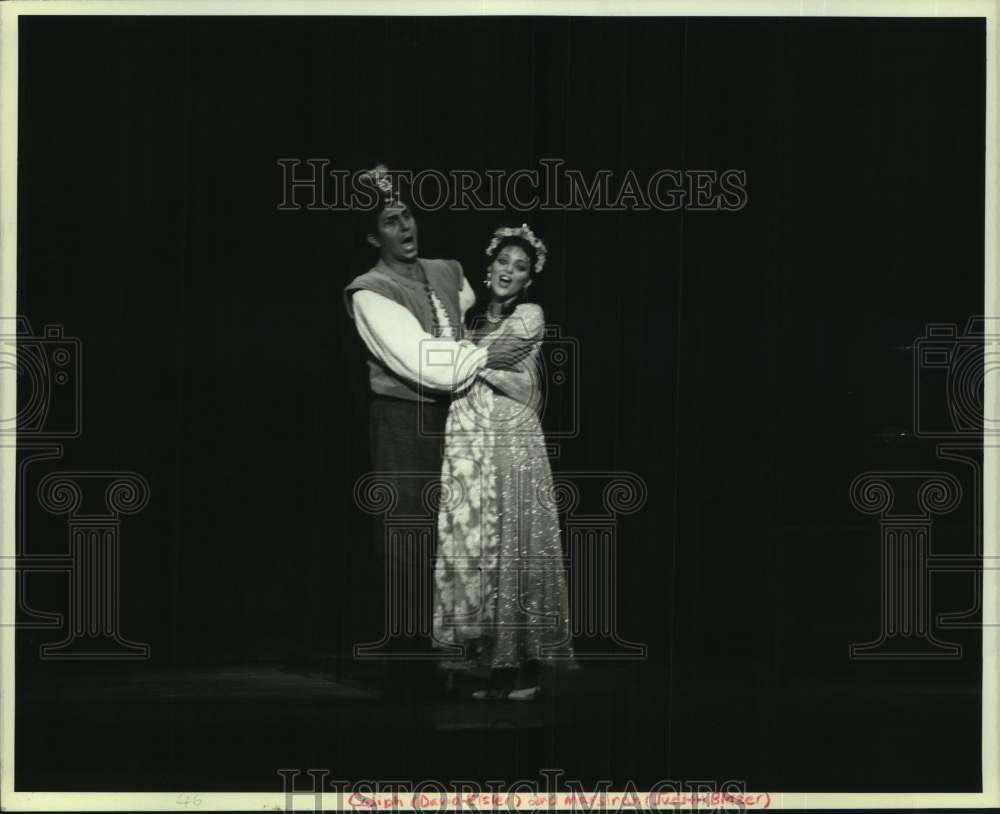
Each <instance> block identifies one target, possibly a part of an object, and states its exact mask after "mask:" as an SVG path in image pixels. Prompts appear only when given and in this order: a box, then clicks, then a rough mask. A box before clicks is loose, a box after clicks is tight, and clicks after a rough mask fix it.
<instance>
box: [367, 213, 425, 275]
mask: <svg viewBox="0 0 1000 814" xmlns="http://www.w3.org/2000/svg"><path fill="white" fill-rule="evenodd" d="M376 230H377V234H375V235H372V236H371V237H372V242H373V243H374V245H376V246H378V248H379V249H380V250H381V253H382V257H383V258H385V259H386V260H396V261H398V262H402V263H412V262H413V261H414V260H416V259H417V222H416V221H415V220H414V219H413V213H412V212H411V211H410V208H409V207H408V206H406V205H405V204H404V205H403V206H387V207H386V208H385V209H383V210H382V211H381V212H380V213H379V216H378V225H377V227H376Z"/></svg>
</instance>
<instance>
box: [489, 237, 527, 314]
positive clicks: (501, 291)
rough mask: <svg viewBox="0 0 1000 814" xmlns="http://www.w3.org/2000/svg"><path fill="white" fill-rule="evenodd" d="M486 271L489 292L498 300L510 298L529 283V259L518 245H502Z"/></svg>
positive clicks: (504, 300)
mask: <svg viewBox="0 0 1000 814" xmlns="http://www.w3.org/2000/svg"><path fill="white" fill-rule="evenodd" d="M488 272H489V282H490V293H491V294H492V295H493V299H494V300H496V301H498V302H507V301H509V300H512V299H513V298H514V297H516V296H517V295H518V294H520V293H521V292H522V291H523V290H524V289H526V288H527V287H528V286H530V285H531V259H530V258H529V257H528V254H527V252H525V251H524V249H522V248H521V247H520V246H513V245H511V246H504V247H503V248H502V249H501V250H500V253H499V254H498V255H497V256H496V258H494V260H493V262H492V263H490V266H489V269H488Z"/></svg>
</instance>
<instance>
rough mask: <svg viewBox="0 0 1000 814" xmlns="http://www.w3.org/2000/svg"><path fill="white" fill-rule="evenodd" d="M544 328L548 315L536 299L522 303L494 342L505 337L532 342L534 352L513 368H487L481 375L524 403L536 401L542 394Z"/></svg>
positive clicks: (486, 380) (504, 392) (510, 339)
mask: <svg viewBox="0 0 1000 814" xmlns="http://www.w3.org/2000/svg"><path fill="white" fill-rule="evenodd" d="M544 331H545V316H544V314H543V312H542V309H541V308H540V307H539V306H538V305H535V304H534V303H525V304H523V305H519V306H518V307H517V308H516V309H515V310H514V313H513V314H511V315H510V316H509V317H507V320H506V322H505V323H504V325H503V328H502V329H501V333H500V334H499V335H498V336H497V337H496V339H495V340H494V342H504V341H505V340H506V341H514V342H528V343H530V344H531V345H532V346H533V349H532V352H531V354H530V355H529V356H528V358H527V359H526V360H525V362H524V363H522V364H521V365H519V366H518V367H517V368H515V369H513V370H490V369H488V368H484V369H483V370H481V371H479V376H480V378H482V379H483V381H485V382H487V383H488V384H489V385H490V386H491V387H492V388H493V389H494V390H497V391H498V392H500V393H503V394H504V395H505V396H509V397H510V398H512V399H514V400H516V401H519V402H521V403H522V404H529V405H535V404H536V403H537V401H538V399H540V398H541V394H542V379H541V372H540V371H539V369H538V364H537V356H538V348H539V347H540V345H541V340H542V336H543V334H544Z"/></svg>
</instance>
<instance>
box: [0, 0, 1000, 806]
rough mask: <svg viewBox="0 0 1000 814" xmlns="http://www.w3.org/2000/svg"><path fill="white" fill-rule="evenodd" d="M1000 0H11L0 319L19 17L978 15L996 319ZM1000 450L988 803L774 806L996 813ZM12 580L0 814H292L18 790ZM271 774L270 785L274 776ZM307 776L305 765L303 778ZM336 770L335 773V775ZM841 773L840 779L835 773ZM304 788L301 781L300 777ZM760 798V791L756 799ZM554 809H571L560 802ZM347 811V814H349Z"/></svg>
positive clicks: (829, 798)
mask: <svg viewBox="0 0 1000 814" xmlns="http://www.w3.org/2000/svg"><path fill="white" fill-rule="evenodd" d="M998 7H1000V0H951V1H949V0H940V1H938V0H905V1H900V0H828V1H827V2H823V1H821V0H811V1H810V2H805V0H769V2H754V1H753V0H742V2H741V0H728V1H724V0H701V1H700V2H694V1H693V0H687V1H681V0H649V1H648V2H642V1H641V0H631V2H626V1H624V0H619V1H618V2H609V1H608V0H575V2H568V1H566V0H544V1H541V2H525V0H504V2H500V1H499V0H492V2H490V1H489V0H481V1H480V2H475V1H474V0H437V2H425V0H413V2H404V0H395V1H394V2H390V1H389V0H371V2H357V1H356V0H355V1H354V2H346V1H345V2H339V1H333V0H312V2H310V0H285V1H284V2H282V1H281V0H229V1H228V2H227V1H226V0H204V1H203V0H99V1H97V2H95V1H93V0H13V2H7V3H2V4H0V319H5V320H6V319H12V318H14V317H16V316H17V296H16V292H17V288H16V286H17V280H16V258H17V243H16V238H17V229H16V225H17V77H18V38H17V20H18V17H19V16H20V15H113V16H117V15H182V16H183V15H192V16H203V15H236V16H243V15H247V16H257V15H274V16H299V15H322V16H326V15H360V16H376V15H400V16H420V15H469V16H483V15H487V16H493V15H532V16H538V15H567V16H569V15H576V16H616V17H624V16H667V17H684V16H692V17H712V16H733V17H773V16H782V17H982V18H985V19H986V136H987V137H986V155H985V174H986V219H985V262H986V266H985V287H986V290H985V315H986V316H987V317H997V316H1000V307H998V306H1000V301H998V286H997V239H996V238H997V231H998V230H997V226H998V207H997V191H998V187H997V175H998V168H1000V156H998V155H997V140H996V133H997V124H998V122H997V101H998V95H997V94H998V87H1000V85H998V78H1000V71H998V64H1000V51H998V49H997V27H996V26H997V11H998ZM998 379H1000V376H997V375H994V376H993V377H992V378H990V377H986V379H985V385H986V391H985V394H984V414H985V415H987V416H991V417H994V420H995V417H998V416H1000V409H998V408H1000V381H998ZM15 413H16V393H15V392H14V390H13V389H12V388H9V387H8V388H7V389H5V390H3V389H0V415H4V416H12V415H15ZM997 451H998V448H997V447H990V446H984V450H983V550H984V557H985V560H984V562H985V563H986V564H987V565H988V567H986V568H984V574H983V630H982V632H983V719H982V760H983V765H982V776H983V791H982V793H981V794H946V793H942V794H898V793H897V794H888V793H886V794H862V793H859V794H853V793H849V794H819V793H817V794H808V793H782V792H777V791H770V792H768V800H769V807H770V808H774V809H779V808H795V809H831V808H832V809H856V808H944V807H948V808H986V807H996V806H1000V715H998V707H997V696H998V686H997V682H998V678H1000V674H998V670H997V666H998V664H997V656H998V652H997V643H998V640H1000V628H998V626H1000V613H998V610H1000V607H998V592H997V587H998V583H1000V568H998V566H995V565H992V562H993V561H994V560H995V559H996V558H997V557H998V540H1000V534H998V532H1000V525H998V521H1000V513H998V505H1000V481H998V477H997V476H998V472H997V464H998V455H997ZM15 475H16V468H15V449H14V448H13V447H11V446H0V562H2V563H8V562H12V561H13V556H14V552H15V550H16V549H15V528H14V518H15V511H14V505H15V504H14V497H15V496H14V485H15ZM15 579H16V575H15V571H14V569H13V567H7V566H6V565H3V566H2V567H0V809H2V810H5V811H109V810H127V811H192V810H200V811H253V810H272V811H274V810H277V811H282V810H287V809H286V803H287V800H286V796H285V794H284V793H283V792H279V791H275V792H274V793H273V794H240V793H234V794H224V793H218V792H205V793H202V792H199V791H198V790H197V789H178V790H177V791H176V792H160V793H121V794H119V793H97V792H94V793H54V792H52V793H50V792H17V791H15V790H14V726H13V724H14V697H15V691H16V688H15V685H14V626H13V623H14V620H15V614H16V597H15ZM278 768H280V767H275V787H276V789H277V788H278V787H279V780H280V778H279V776H278V774H277V770H278ZM304 768H305V767H303V770H304ZM328 768H330V769H331V770H332V769H333V768H334V767H328ZM834 770H835V769H834ZM302 779H303V780H304V781H305V780H306V778H305V777H303V778H302ZM760 791H764V790H760ZM185 794H186V795H188V796H189V798H190V797H193V796H194V795H196V794H197V795H198V797H199V799H200V801H201V802H200V805H198V806H197V807H193V806H192V805H191V803H190V802H188V803H187V804H186V805H185V804H183V803H182V802H181V801H180V800H179V797H180V796H181V795H185ZM335 803H336V797H335V796H334V795H325V796H324V808H325V809H327V810H333V808H334V804H335ZM314 806H315V800H314V798H313V796H311V795H308V794H298V795H296V796H295V798H294V801H293V808H294V809H295V810H296V811H306V810H308V811H312V810H314ZM557 807H558V808H562V809H565V808H569V807H570V806H568V805H565V804H560V805H558V806H557ZM348 810H350V809H348Z"/></svg>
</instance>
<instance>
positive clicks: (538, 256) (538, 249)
mask: <svg viewBox="0 0 1000 814" xmlns="http://www.w3.org/2000/svg"><path fill="white" fill-rule="evenodd" d="M507 237H519V238H521V239H522V240H526V241H528V243H530V244H531V248H533V249H534V250H535V274H541V271H542V266H544V265H545V258H546V257H547V256H548V249H546V248H545V244H544V243H542V241H541V240H539V239H538V238H537V237H535V233H534V232H532V231H531V227H530V226H528V224H527V223H522V224H521V225H520V226H504V227H502V228H500V229H497V230H496V231H495V232H494V233H493V240H491V241H490V245H489V246H487V247H486V256H487V257H492V256H493V252H495V251H496V248H497V246H499V245H500V241H502V240H503V239H504V238H507Z"/></svg>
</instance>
